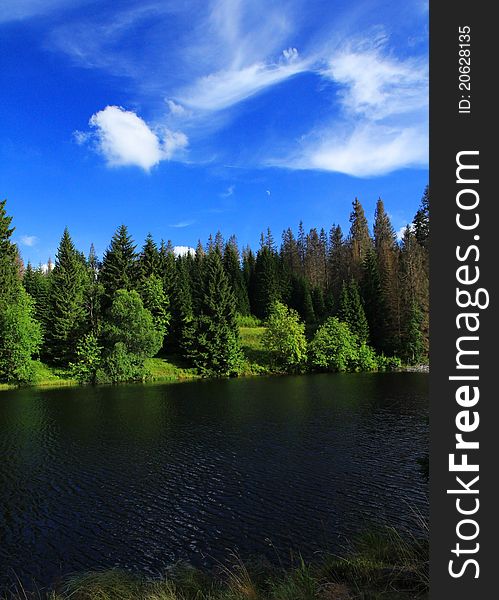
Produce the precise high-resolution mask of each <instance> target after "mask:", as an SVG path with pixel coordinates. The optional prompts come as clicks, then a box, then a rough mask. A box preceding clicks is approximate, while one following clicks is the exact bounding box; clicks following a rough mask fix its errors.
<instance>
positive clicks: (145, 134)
mask: <svg viewBox="0 0 499 600" xmlns="http://www.w3.org/2000/svg"><path fill="white" fill-rule="evenodd" d="M89 125H90V126H91V127H92V128H94V130H95V131H94V136H93V137H94V139H95V142H96V148H97V150H98V151H99V152H100V153H101V154H102V155H103V156H104V158H105V159H106V162H107V164H108V165H109V166H113V167H115V166H132V165H133V166H138V167H141V168H142V169H144V171H149V170H150V169H151V168H152V167H154V166H155V165H157V164H158V163H159V162H160V161H162V160H167V159H170V158H172V156H173V155H174V154H175V153H176V152H177V151H179V150H182V149H184V148H185V147H186V146H187V143H188V139H187V136H186V135H185V134H184V133H182V132H174V131H170V130H168V129H163V130H162V131H161V132H154V131H153V130H152V129H151V128H150V127H149V125H147V123H146V122H145V121H144V120H143V119H141V118H140V117H139V116H137V115H136V114H135V113H134V112H132V111H128V110H125V109H124V108H121V107H119V106H106V108H104V109H103V110H101V111H99V112H97V113H95V114H94V115H92V117H91V118H90V121H89ZM77 134H78V135H77V141H79V140H83V141H86V140H85V138H84V136H83V137H82V136H81V134H80V132H77Z"/></svg>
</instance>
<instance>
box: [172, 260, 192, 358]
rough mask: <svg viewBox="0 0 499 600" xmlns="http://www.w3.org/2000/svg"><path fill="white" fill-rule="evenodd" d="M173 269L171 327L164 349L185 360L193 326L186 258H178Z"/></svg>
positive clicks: (189, 280) (190, 342)
mask: <svg viewBox="0 0 499 600" xmlns="http://www.w3.org/2000/svg"><path fill="white" fill-rule="evenodd" d="M174 267H175V270H176V275H175V279H174V283H173V287H172V291H171V296H170V301H171V325H170V330H169V333H168V336H167V338H166V349H167V350H168V351H172V352H176V353H179V354H180V355H181V356H183V357H184V358H185V357H187V356H188V355H189V351H190V348H191V345H192V341H193V326H194V325H193V321H194V314H193V309H192V291H191V278H190V275H189V266H188V258H187V257H185V256H179V257H178V258H177V260H176V261H175V263H174Z"/></svg>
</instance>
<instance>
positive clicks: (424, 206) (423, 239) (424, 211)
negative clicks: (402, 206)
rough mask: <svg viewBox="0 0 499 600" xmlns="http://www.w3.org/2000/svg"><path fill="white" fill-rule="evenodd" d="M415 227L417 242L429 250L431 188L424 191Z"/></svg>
mask: <svg viewBox="0 0 499 600" xmlns="http://www.w3.org/2000/svg"><path fill="white" fill-rule="evenodd" d="M413 225H414V234H415V236H416V240H417V241H418V243H419V244H420V245H421V246H423V248H428V245H429V242H430V188H429V187H428V186H426V188H425V190H424V193H423V197H422V198H421V205H420V207H419V209H418V211H417V213H416V214H415V216H414V221H413Z"/></svg>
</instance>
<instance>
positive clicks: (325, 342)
mask: <svg viewBox="0 0 499 600" xmlns="http://www.w3.org/2000/svg"><path fill="white" fill-rule="evenodd" d="M309 356H310V365H311V366H312V368H314V369H318V370H322V371H352V370H356V368H357V360H358V341H357V338H356V336H355V335H354V334H353V333H352V332H351V331H350V328H349V327H348V325H347V324H346V323H343V322H342V321H340V320H339V319H338V318H337V317H329V318H328V319H327V320H326V321H325V323H324V324H323V325H321V326H320V327H319V329H318V330H317V331H316V333H315V336H314V338H313V340H312V341H311V342H310V344H309Z"/></svg>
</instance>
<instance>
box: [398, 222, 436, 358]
mask: <svg viewBox="0 0 499 600" xmlns="http://www.w3.org/2000/svg"><path fill="white" fill-rule="evenodd" d="M399 282H400V295H401V307H402V308H401V321H402V331H401V347H400V354H401V356H402V358H403V359H404V360H406V361H408V362H417V361H420V360H422V359H423V358H424V357H425V356H426V355H427V353H428V329H429V323H428V313H429V289H428V288H429V281H428V271H427V250H426V249H425V248H424V247H423V246H421V245H420V243H419V242H418V241H417V238H416V234H415V232H413V231H412V230H411V228H409V227H406V229H405V232H404V237H403V239H402V250H401V253H400V269H399Z"/></svg>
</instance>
